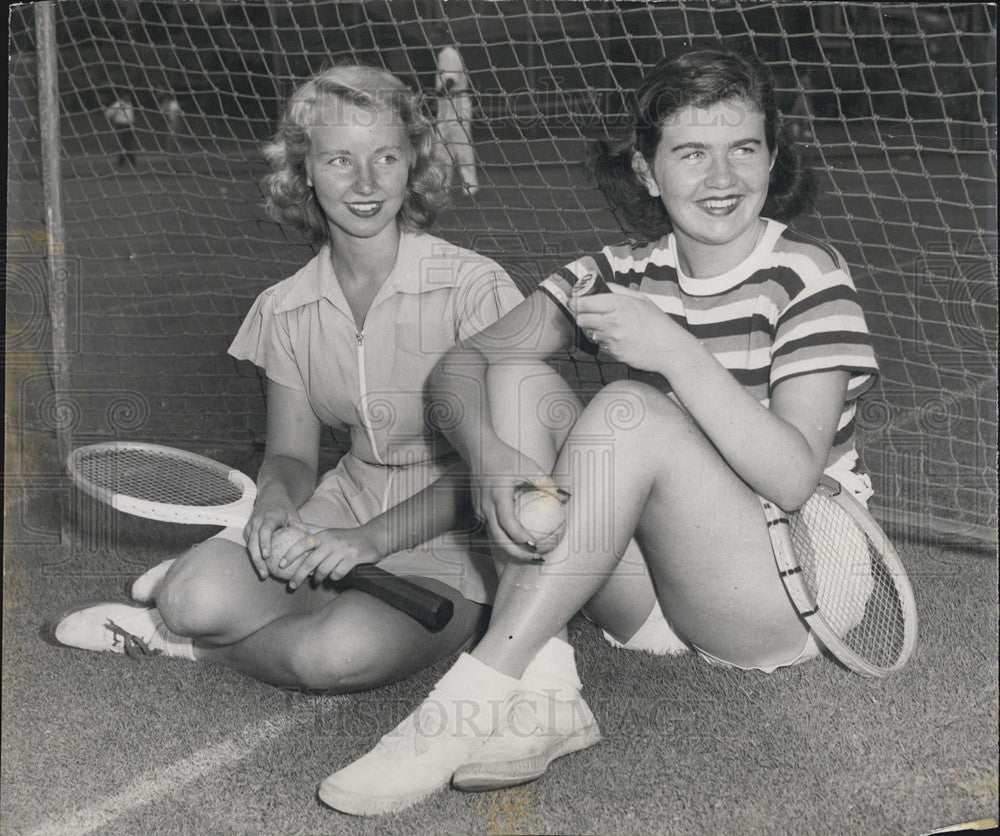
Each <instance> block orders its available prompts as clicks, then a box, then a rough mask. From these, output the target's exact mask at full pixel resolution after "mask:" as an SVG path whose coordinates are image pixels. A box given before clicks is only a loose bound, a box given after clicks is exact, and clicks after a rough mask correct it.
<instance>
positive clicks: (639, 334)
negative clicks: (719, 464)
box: [571, 290, 848, 509]
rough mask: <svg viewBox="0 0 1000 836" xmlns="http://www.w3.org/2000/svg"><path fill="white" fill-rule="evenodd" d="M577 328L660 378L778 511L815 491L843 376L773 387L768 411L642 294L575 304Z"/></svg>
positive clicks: (822, 375)
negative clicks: (582, 329)
mask: <svg viewBox="0 0 1000 836" xmlns="http://www.w3.org/2000/svg"><path fill="white" fill-rule="evenodd" d="M571 304H572V306H573V308H574V310H575V311H576V313H577V322H578V323H579V324H580V326H581V327H582V328H584V329H587V330H593V331H595V332H596V334H597V336H598V337H599V339H600V341H601V343H602V345H604V346H605V347H606V348H607V350H608V351H609V352H610V353H611V354H612V355H613V356H614V357H615V358H616V359H619V360H621V361H622V362H625V363H628V364H629V365H631V366H633V367H634V368H639V369H646V370H649V371H654V372H658V373H660V374H662V375H663V376H664V377H665V378H666V379H667V380H668V381H669V382H670V385H671V388H672V389H673V391H674V393H675V395H676V396H677V398H678V400H679V401H680V402H681V403H682V404H683V405H684V407H685V409H687V411H688V412H689V413H690V414H691V416H692V417H693V418H694V420H695V421H696V422H697V423H698V425H699V426H700V427H701V430H702V432H704V433H705V435H706V436H707V437H708V438H709V439H710V440H711V441H712V443H713V444H714V445H715V446H716V447H717V448H718V450H719V452H720V453H721V455H722V456H723V458H725V460H726V461H727V462H728V463H729V465H730V467H732V468H733V470H734V471H736V473H737V474H738V475H739V476H740V477H741V478H742V479H743V480H744V481H745V482H746V483H747V484H748V485H750V487H752V488H753V489H754V490H755V491H757V492H758V493H760V494H761V495H762V496H765V497H767V498H768V499H770V500H772V501H773V502H776V503H777V504H778V505H780V506H781V507H783V508H786V509H793V508H797V507H799V506H800V505H801V504H802V503H803V502H805V500H806V499H808V497H809V495H810V494H811V493H812V491H813V490H815V488H816V485H817V484H818V482H819V479H820V476H821V475H822V472H823V468H824V466H825V464H826V459H827V456H828V455H829V452H830V448H831V446H832V444H833V438H834V435H835V434H836V431H837V422H838V419H839V417H840V414H841V412H842V410H843V405H844V396H845V393H846V391H847V382H848V373H847V372H843V371H829V372H818V373H813V374H807V375H802V376H800V377H793V378H790V379H788V380H786V381H783V382H782V383H780V384H778V386H777V387H776V388H775V390H774V392H773V393H772V398H771V403H770V408H767V407H764V406H763V405H762V404H760V403H759V402H758V401H757V400H756V398H754V397H753V396H752V395H751V394H750V393H749V392H748V391H747V390H746V389H745V388H744V387H743V386H742V385H741V384H740V383H739V382H738V381H737V380H736V379H735V378H734V377H733V376H732V375H731V374H730V373H729V371H728V370H727V369H726V368H725V367H724V366H722V364H721V363H719V362H718V360H716V359H715V357H713V356H712V354H711V353H710V352H709V351H708V349H706V348H705V347H704V346H703V345H702V344H701V343H700V342H699V341H698V340H697V339H696V338H695V337H693V336H692V335H691V334H690V333H689V332H687V331H686V330H685V329H684V328H682V327H681V326H680V325H678V324H677V323H676V322H674V321H673V320H672V319H670V317H668V316H667V315H666V314H664V313H663V312H662V311H660V310H659V308H657V307H656V306H655V305H654V304H653V303H652V302H650V301H649V300H648V299H647V298H646V297H645V296H644V295H643V294H641V293H638V292H636V291H629V290H624V291H621V292H617V293H615V294H606V295H604V296H592V297H587V298H584V299H574V300H573V301H572V303H571Z"/></svg>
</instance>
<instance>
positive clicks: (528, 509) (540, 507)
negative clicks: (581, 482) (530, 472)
mask: <svg viewBox="0 0 1000 836" xmlns="http://www.w3.org/2000/svg"><path fill="white" fill-rule="evenodd" d="M514 513H515V515H516V516H517V521H518V522H519V523H521V525H522V526H524V528H525V529H527V531H528V533H530V534H531V537H532V539H533V540H534V542H535V546H536V549H537V551H538V552H539V554H544V553H545V552H549V551H552V549H554V548H555V547H556V546H557V545H558V544H559V541H560V540H561V539H562V534H563V530H564V529H565V528H566V506H565V505H564V504H563V503H562V502H561V501H560V499H559V497H558V496H557V495H556V494H555V493H554V492H552V491H542V490H538V489H537V488H528V489H525V490H521V491H519V492H518V494H517V496H516V497H515V498H514Z"/></svg>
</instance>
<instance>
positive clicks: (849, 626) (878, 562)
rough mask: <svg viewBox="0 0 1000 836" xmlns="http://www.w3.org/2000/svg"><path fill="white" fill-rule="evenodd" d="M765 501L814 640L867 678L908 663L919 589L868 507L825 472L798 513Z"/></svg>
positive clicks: (774, 542)
mask: <svg viewBox="0 0 1000 836" xmlns="http://www.w3.org/2000/svg"><path fill="white" fill-rule="evenodd" d="M762 504H763V506H764V515H765V517H766V518H767V525H768V531H769V533H770V535H771V546H772V549H773V551H774V559H775V562H776V564H777V566H778V574H779V575H780V576H781V580H782V581H783V582H784V584H785V589H786V590H787V591H788V595H789V597H790V598H791V599H792V603H793V604H794V606H795V609H796V610H797V611H798V613H799V615H800V616H802V618H803V619H805V621H806V623H807V624H808V625H809V627H810V629H812V631H813V633H814V634H815V636H816V638H817V639H819V641H820V642H822V644H823V645H824V646H825V647H826V648H827V650H829V651H830V652H831V653H832V654H833V655H834V656H836V657H837V659H839V660H840V661H841V662H842V663H843V664H845V665H846V666H847V667H848V668H850V669H851V670H853V671H855V672H857V673H860V674H862V675H864V676H872V677H877V676H885V675H887V674H890V673H892V672H893V671H897V670H899V669H900V668H902V667H903V665H905V664H906V661H907V660H908V659H909V658H910V654H911V653H913V648H914V646H915V645H916V641H917V609H916V604H915V602H914V599H913V589H912V588H911V586H910V581H909V578H907V576H906V570H905V569H904V568H903V564H902V562H901V561H900V559H899V555H898V554H897V553H896V550H895V549H894V548H893V547H892V544H891V543H890V542H889V539H888V538H887V537H886V536H885V534H884V533H883V531H882V529H881V528H879V526H878V523H876V522H875V520H874V519H873V518H872V516H871V514H869V513H868V510H867V509H866V508H865V507H864V506H863V505H862V504H861V503H860V502H858V501H857V500H856V499H855V498H854V497H853V496H850V495H849V494H848V493H847V491H845V490H844V489H843V488H842V487H841V485H840V484H839V483H837V482H836V481H834V480H833V479H830V478H829V477H826V476H825V477H823V481H822V482H821V483H820V485H819V487H818V488H817V489H816V492H815V493H814V494H813V495H812V496H811V497H810V498H809V500H808V501H807V502H806V504H805V505H803V506H802V507H801V508H800V509H799V510H798V511H796V512H794V513H791V514H786V513H785V512H784V511H782V510H781V509H780V508H778V507H777V506H776V505H773V504H771V503H770V502H767V501H764V502H763V503H762Z"/></svg>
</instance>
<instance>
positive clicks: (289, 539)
mask: <svg viewBox="0 0 1000 836" xmlns="http://www.w3.org/2000/svg"><path fill="white" fill-rule="evenodd" d="M305 536H306V533H305V532H304V531H302V530H301V529H298V528H292V527H291V526H285V527H284V528H279V529H277V530H276V531H275V532H274V533H273V534H272V535H271V559H272V560H280V559H281V558H282V557H284V555H285V552H287V551H288V550H289V549H290V548H291V547H292V546H294V545H295V544H296V543H297V542H299V540H301V539H302V538H303V537H305Z"/></svg>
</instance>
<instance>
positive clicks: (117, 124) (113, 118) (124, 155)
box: [104, 93, 139, 168]
mask: <svg viewBox="0 0 1000 836" xmlns="http://www.w3.org/2000/svg"><path fill="white" fill-rule="evenodd" d="M104 116H105V117H106V118H107V120H108V123H109V124H110V125H111V127H112V128H114V131H115V136H116V137H117V138H118V147H119V148H120V149H121V150H120V153H119V154H118V157H117V159H116V160H115V165H117V166H118V168H124V167H125V166H126V165H129V166H131V167H132V168H135V160H136V151H137V150H138V148H139V142H138V139H137V138H136V135H135V107H134V105H133V104H132V100H131V99H130V98H129V97H128V95H127V94H125V93H118V94H116V95H115V100H114V101H113V102H112V103H111V104H110V105H108V106H107V107H106V108H105V109H104Z"/></svg>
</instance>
